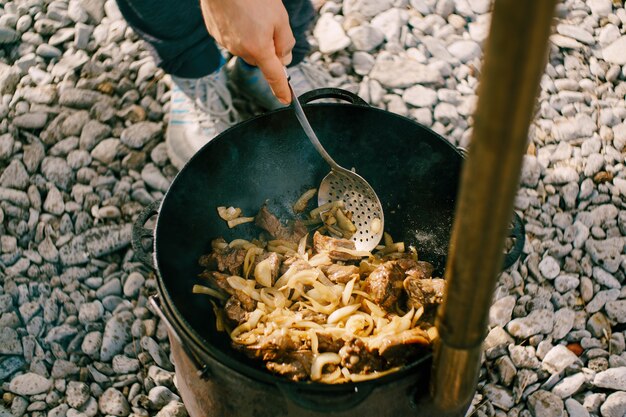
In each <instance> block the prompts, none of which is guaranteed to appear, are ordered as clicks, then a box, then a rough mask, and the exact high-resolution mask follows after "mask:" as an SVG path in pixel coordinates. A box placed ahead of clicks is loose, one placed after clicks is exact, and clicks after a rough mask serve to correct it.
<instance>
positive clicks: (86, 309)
mask: <svg viewBox="0 0 626 417" xmlns="http://www.w3.org/2000/svg"><path fill="white" fill-rule="evenodd" d="M103 315H104V307H103V306H102V303H101V302H100V301H98V300H95V301H93V302H90V303H83V304H82V305H81V306H80V309H79V312H78V320H79V321H80V322H81V323H83V324H86V323H91V322H97V321H99V320H100V319H102V316H103Z"/></svg>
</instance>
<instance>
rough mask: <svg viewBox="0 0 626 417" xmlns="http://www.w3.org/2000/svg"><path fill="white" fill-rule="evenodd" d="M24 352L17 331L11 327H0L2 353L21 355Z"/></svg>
mask: <svg viewBox="0 0 626 417" xmlns="http://www.w3.org/2000/svg"><path fill="white" fill-rule="evenodd" d="M22 353H23V350H22V344H21V343H20V339H19V336H18V334H17V332H16V331H15V330H14V329H12V328H10V327H0V355H21V354H22Z"/></svg>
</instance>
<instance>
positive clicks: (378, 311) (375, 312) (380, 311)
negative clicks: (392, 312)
mask: <svg viewBox="0 0 626 417" xmlns="http://www.w3.org/2000/svg"><path fill="white" fill-rule="evenodd" d="M363 301H364V302H365V305H366V306H367V308H369V310H370V311H371V312H372V315H374V316H378V317H385V316H386V315H387V313H385V310H383V309H382V308H380V307H378V306H377V305H376V304H374V303H373V302H371V301H370V300H363Z"/></svg>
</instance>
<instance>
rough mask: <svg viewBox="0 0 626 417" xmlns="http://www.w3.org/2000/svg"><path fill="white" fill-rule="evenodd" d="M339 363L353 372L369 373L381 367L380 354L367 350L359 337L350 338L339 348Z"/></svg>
mask: <svg viewBox="0 0 626 417" xmlns="http://www.w3.org/2000/svg"><path fill="white" fill-rule="evenodd" d="M339 356H341V365H342V366H345V367H346V368H348V370H349V371H350V372H353V373H369V372H374V371H378V370H382V369H383V365H384V364H383V360H382V359H381V357H380V356H378V355H376V354H374V353H372V352H370V351H369V350H367V347H366V346H365V344H364V343H363V341H362V340H361V339H352V340H351V341H349V342H347V343H346V344H345V345H344V346H343V347H342V348H341V349H340V350H339Z"/></svg>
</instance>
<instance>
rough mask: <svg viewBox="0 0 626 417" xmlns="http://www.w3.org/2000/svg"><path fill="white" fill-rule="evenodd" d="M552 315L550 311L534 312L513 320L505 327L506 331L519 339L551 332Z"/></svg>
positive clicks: (552, 324)
mask: <svg viewBox="0 0 626 417" xmlns="http://www.w3.org/2000/svg"><path fill="white" fill-rule="evenodd" d="M553 326H554V313H553V312H552V311H551V310H546V309H542V310H534V311H532V312H531V313H530V314H528V316H526V317H520V318H516V319H513V320H511V321H510V322H509V324H508V325H507V326H506V329H507V331H508V332H509V333H510V334H511V335H512V336H514V337H516V338H519V339H527V338H529V337H530V336H534V335H536V334H547V333H550V332H552V329H553Z"/></svg>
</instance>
